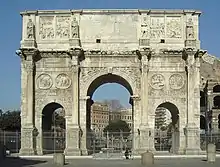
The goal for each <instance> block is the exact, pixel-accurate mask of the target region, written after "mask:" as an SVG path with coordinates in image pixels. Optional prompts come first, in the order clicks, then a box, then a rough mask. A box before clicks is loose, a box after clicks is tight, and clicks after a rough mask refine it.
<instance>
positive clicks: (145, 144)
mask: <svg viewBox="0 0 220 167" xmlns="http://www.w3.org/2000/svg"><path fill="white" fill-rule="evenodd" d="M146 151H150V152H155V148H154V136H153V132H152V129H150V128H149V127H146V126H144V127H141V129H140V143H139V148H138V149H137V150H136V152H138V154H142V153H144V152H146Z"/></svg>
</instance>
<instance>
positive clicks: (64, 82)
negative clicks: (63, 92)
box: [55, 74, 71, 89]
mask: <svg viewBox="0 0 220 167" xmlns="http://www.w3.org/2000/svg"><path fill="white" fill-rule="evenodd" d="M55 83H56V87H57V88H59V89H67V88H68V87H70V85H71V79H70V78H69V76H68V75H67V74H59V75H58V76H57V77H56V80H55Z"/></svg>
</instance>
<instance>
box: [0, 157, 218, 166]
mask: <svg viewBox="0 0 220 167" xmlns="http://www.w3.org/2000/svg"><path fill="white" fill-rule="evenodd" d="M1 161H2V162H1ZM88 166H89V167H141V165H140V160H138V159H135V160H94V159H80V160H67V164H66V165H65V167H88ZM208 166H210V167H219V166H220V158H218V159H217V160H216V162H215V163H213V164H210V163H208V162H206V161H204V160H202V159H200V158H196V159H156V160H155V165H154V167H208ZM0 167H54V164H53V161H52V160H30V159H28V160H25V159H19V158H7V159H6V160H0Z"/></svg>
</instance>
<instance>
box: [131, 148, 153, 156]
mask: <svg viewBox="0 0 220 167" xmlns="http://www.w3.org/2000/svg"><path fill="white" fill-rule="evenodd" d="M147 151H148V152H152V153H156V149H155V148H141V149H136V150H134V151H133V154H134V155H140V154H143V153H145V152H147Z"/></svg>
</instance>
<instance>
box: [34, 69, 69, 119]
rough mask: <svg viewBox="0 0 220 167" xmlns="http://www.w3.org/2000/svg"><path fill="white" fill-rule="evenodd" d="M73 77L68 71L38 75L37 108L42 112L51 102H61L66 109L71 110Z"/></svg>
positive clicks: (37, 110)
mask: <svg viewBox="0 0 220 167" xmlns="http://www.w3.org/2000/svg"><path fill="white" fill-rule="evenodd" d="M70 86H71V79H70V77H69V75H68V74H67V73H51V72H50V73H41V74H39V75H38V76H37V77H36V90H35V110H36V112H42V111H41V110H42V109H43V107H44V106H46V105H47V104H48V103H51V102H57V103H59V104H61V105H62V106H63V107H64V108H65V111H67V115H68V111H71V107H72V105H71V104H72V89H71V87H70Z"/></svg>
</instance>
